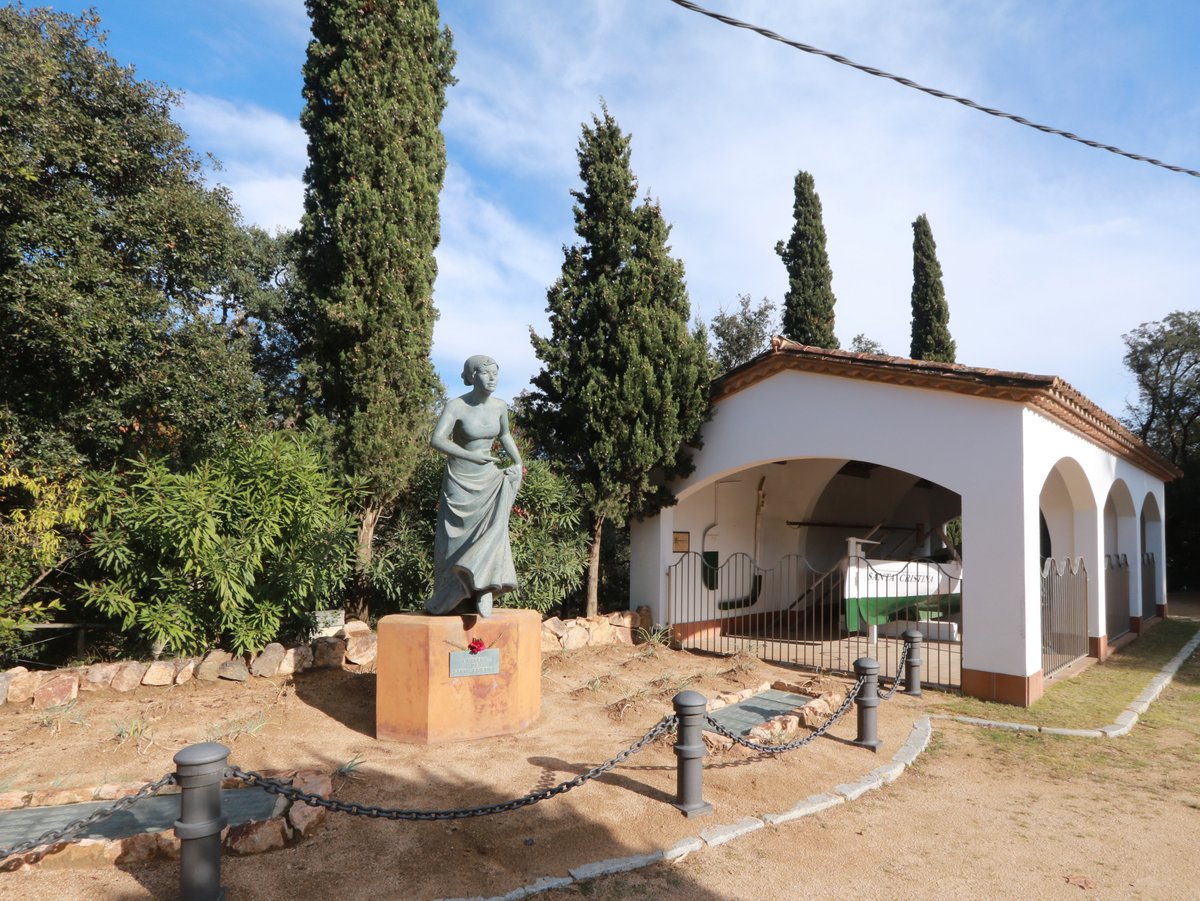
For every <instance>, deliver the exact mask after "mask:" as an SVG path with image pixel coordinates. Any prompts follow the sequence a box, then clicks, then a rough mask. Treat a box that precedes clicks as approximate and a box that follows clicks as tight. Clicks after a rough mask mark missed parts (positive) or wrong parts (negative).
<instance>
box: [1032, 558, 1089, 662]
mask: <svg viewBox="0 0 1200 901" xmlns="http://www.w3.org/2000/svg"><path fill="white" fill-rule="evenodd" d="M1087 591H1088V585H1087V569H1086V568H1085V567H1084V565H1083V558H1082V557H1079V558H1078V559H1076V560H1074V561H1072V560H1070V559H1065V560H1063V561H1062V562H1061V563H1059V561H1057V560H1054V559H1047V560H1046V562H1045V564H1044V565H1043V567H1042V675H1043V676H1044V677H1049V676H1052V675H1054V674H1055V673H1057V672H1058V671H1059V670H1061V669H1063V668H1064V667H1066V666H1070V665H1071V664H1072V663H1074V662H1075V661H1076V660H1078V659H1080V658H1081V657H1086V656H1087V653H1088V601H1087Z"/></svg>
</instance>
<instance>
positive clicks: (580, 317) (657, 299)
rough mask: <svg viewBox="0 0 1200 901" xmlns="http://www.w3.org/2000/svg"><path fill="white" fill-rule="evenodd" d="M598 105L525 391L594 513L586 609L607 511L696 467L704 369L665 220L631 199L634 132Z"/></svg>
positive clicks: (629, 504) (636, 509)
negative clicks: (574, 238)
mask: <svg viewBox="0 0 1200 901" xmlns="http://www.w3.org/2000/svg"><path fill="white" fill-rule="evenodd" d="M602 112H603V115H602V117H598V116H593V117H592V125H591V127H589V126H587V125H586V124H585V125H584V127H583V136H582V137H581V138H580V141H579V151H578V155H579V175H580V178H581V179H582V181H583V190H582V191H572V192H571V194H572V196H573V197H574V198H575V200H576V205H575V207H574V213H575V231H576V233H577V234H578V235H579V237H580V239H581V242H580V243H579V244H576V245H574V246H572V247H568V248H565V249H564V259H563V265H562V275H561V276H560V277H559V279H558V281H556V282H555V283H554V285H553V286H552V287H551V288H550V289H549V291H548V292H547V310H548V311H549V313H550V334H549V336H547V337H544V338H543V337H539V336H538V335H537V334H531V337H532V339H533V346H534V350H535V351H536V353H537V356H538V358H539V359H540V360H541V361H542V364H543V366H542V370H541V372H539V373H538V375H537V376H536V377H535V378H534V379H533V384H534V390H533V391H532V392H530V394H529V397H528V401H529V422H530V426H531V428H532V429H533V430H534V431H535V433H536V438H537V439H538V442H539V444H540V445H541V446H542V447H543V448H545V449H546V450H547V451H548V452H550V453H553V454H554V456H555V457H557V458H558V459H559V460H562V461H564V463H565V464H566V465H567V466H568V467H570V468H572V469H573V473H574V476H575V478H576V480H577V482H578V484H579V485H580V488H581V490H582V493H583V495H584V501H585V505H586V507H587V509H588V511H589V513H590V514H591V522H592V539H591V553H590V557H589V566H588V585H587V613H588V615H589V616H594V615H595V614H596V611H597V609H598V597H599V571H600V539H601V535H602V534H603V527H604V524H605V522H612V523H613V524H614V525H618V526H620V525H624V524H625V523H626V522H627V520H628V519H629V518H630V517H633V518H638V517H643V516H648V515H650V514H652V513H654V512H656V511H658V510H659V509H661V508H662V507H664V506H667V505H669V504H672V503H674V497H673V495H672V494H671V492H670V491H669V490H668V489H667V488H666V487H665V483H666V482H667V481H668V480H670V479H671V478H673V477H675V476H677V475H683V474H686V473H687V472H690V471H691V466H692V464H691V457H690V454H689V453H688V450H687V445H688V443H689V442H694V441H695V440H696V437H697V433H698V432H699V429H700V425H701V423H702V422H703V421H704V419H705V417H706V415H707V411H708V383H709V380H710V378H711V374H712V373H711V369H710V364H709V361H708V353H707V339H706V336H705V335H704V332H703V330H702V329H700V330H697V331H696V332H689V330H688V320H689V318H690V316H691V311H690V303H689V300H688V294H687V288H686V287H685V285H684V280H683V264H682V263H681V262H680V261H679V260H677V259H675V258H673V257H672V256H671V255H670V252H669V251H670V248H669V247H668V245H667V236H668V233H669V231H670V227H669V226H668V225H667V223H666V222H665V221H664V220H663V216H662V210H661V209H660V208H659V207H658V205H657V204H656V203H653V202H651V201H650V200H648V199H647V200H644V201H643V202H641V203H640V204H637V203H636V200H637V180H636V179H635V178H634V175H633V172H632V170H631V169H630V164H629V156H630V149H629V145H630V138H629V136H628V135H625V134H623V133H622V132H621V129H620V127H619V126H618V124H617V122H616V121H615V120H614V119H613V117H612V116H611V115H610V114H609V112H608V109H607V107H602ZM635 204H636V205H635Z"/></svg>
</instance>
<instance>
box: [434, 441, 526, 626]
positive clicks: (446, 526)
mask: <svg viewBox="0 0 1200 901" xmlns="http://www.w3.org/2000/svg"><path fill="white" fill-rule="evenodd" d="M520 473H521V471H520V469H516V468H515V467H510V468H509V469H507V470H505V469H500V468H499V467H497V466H496V465H495V464H494V463H485V464H483V465H480V464H478V463H471V462H469V461H467V460H462V459H460V458H458V457H450V458H449V459H448V461H447V463H446V471H445V474H444V475H443V476H442V497H441V502H440V504H439V506H438V518H437V534H436V535H435V536H434V540H433V569H434V584H433V597H432V598H430V599H429V602H428V603H427V604H426V605H425V609H426V610H427V611H428V612H429V613H433V614H443V613H450V612H451V611H453V610H454V608H455V607H457V606H458V605H459V604H460V603H462V602H463V601H465V600H469V599H470V598H472V597H474V596H476V595H478V594H480V593H481V592H485V591H490V592H491V593H492V594H493V595H501V594H504V593H506V592H509V591H513V590H515V589H516V587H517V571H516V569H515V568H514V567H513V559H512V548H511V546H510V545H509V543H508V516H509V511H510V510H511V509H512V504H513V499H514V498H515V497H516V495H517V489H518V488H519V487H520V485H521V475H520Z"/></svg>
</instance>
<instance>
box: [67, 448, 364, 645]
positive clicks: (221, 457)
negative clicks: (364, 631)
mask: <svg viewBox="0 0 1200 901" xmlns="http://www.w3.org/2000/svg"><path fill="white" fill-rule="evenodd" d="M94 489H95V498H94V501H93V510H92V515H91V518H92V521H93V533H92V548H93V550H94V553H95V559H96V564H97V566H98V567H99V570H100V573H99V577H98V578H95V579H92V580H90V581H87V582H85V583H83V584H81V585H80V588H81V589H82V591H83V599H84V602H85V603H86V604H88V605H90V606H92V607H95V608H96V609H98V610H100V611H101V612H103V613H104V614H106V615H108V616H112V617H116V618H119V619H120V621H121V624H122V627H123V628H124V629H125V630H126V631H133V632H137V633H140V634H141V635H142V636H143V637H144V638H145V639H146V640H147V641H149V642H150V643H151V644H152V646H154V647H156V648H163V649H167V650H170V651H172V652H175V653H180V654H185V653H187V654H190V653H198V652H200V651H203V650H205V649H206V648H208V647H211V646H213V645H215V644H221V645H222V646H223V647H227V648H229V649H230V650H233V651H234V652H237V653H240V652H243V651H254V650H259V649H260V648H262V647H263V646H264V645H265V644H267V643H268V642H270V641H272V640H274V639H275V637H276V635H277V634H278V633H279V631H280V628H281V626H282V625H283V624H284V623H285V621H288V620H294V619H296V618H297V617H301V616H303V615H304V614H305V613H308V612H311V611H314V610H318V609H323V608H325V607H328V606H336V605H338V604H340V603H341V600H342V589H343V586H344V584H345V582H346V579H347V577H348V575H349V573H350V569H351V563H352V559H353V545H354V521H353V518H352V516H351V514H350V512H349V507H350V501H351V497H350V494H351V489H349V488H347V487H346V486H345V485H344V484H342V483H339V482H338V481H337V480H336V479H335V478H334V477H333V476H332V475H331V474H330V471H329V467H328V466H326V465H325V461H324V460H323V458H322V456H321V455H320V454H319V453H318V452H317V451H316V450H315V448H314V447H313V446H312V440H311V438H310V437H309V436H308V435H305V434H299V433H295V432H288V431H279V432H271V433H267V434H263V435H259V436H257V437H253V438H250V439H248V440H247V441H246V442H245V443H242V444H239V445H235V446H232V447H230V448H227V449H225V450H223V451H222V452H221V453H219V454H217V455H215V456H213V457H210V458H208V459H205V460H203V461H201V462H200V463H198V464H196V465H195V466H193V467H192V468H190V469H188V470H186V471H183V472H175V471H172V470H171V469H170V468H169V467H168V465H167V462H166V461H165V460H164V459H162V458H153V459H143V460H139V461H136V462H135V463H133V464H132V466H131V467H130V468H129V469H128V470H127V471H125V472H121V473H116V472H113V473H109V474H106V475H104V476H101V477H97V478H96V479H95V483H94Z"/></svg>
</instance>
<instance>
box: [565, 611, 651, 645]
mask: <svg viewBox="0 0 1200 901" xmlns="http://www.w3.org/2000/svg"><path fill="white" fill-rule="evenodd" d="M650 630H651V622H650V608H649V607H639V608H638V610H637V612H636V613H635V612H634V611H632V610H620V611H618V612H616V613H607V614H604V615H602V616H590V617H589V616H580V617H576V618H575V619H566V620H563V619H559V618H558V617H557V616H552V617H550V618H549V619H547V620H543V622H542V650H543V651H574V650H577V649H578V648H590V647H599V646H603V645H610V644H624V645H633V644H638V643H640V639H641V636H640V635H639V632H641V633H643V634H645V633H648V632H650Z"/></svg>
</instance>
